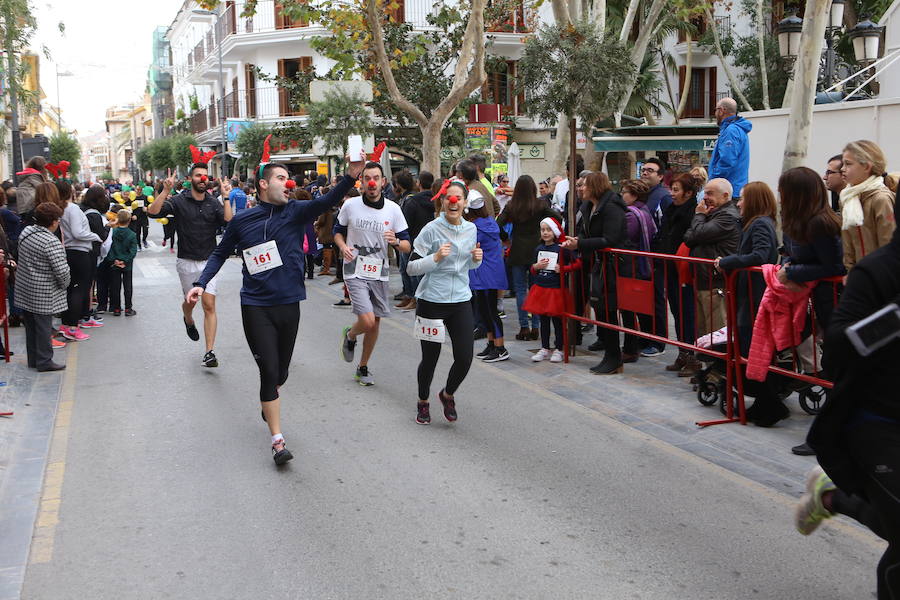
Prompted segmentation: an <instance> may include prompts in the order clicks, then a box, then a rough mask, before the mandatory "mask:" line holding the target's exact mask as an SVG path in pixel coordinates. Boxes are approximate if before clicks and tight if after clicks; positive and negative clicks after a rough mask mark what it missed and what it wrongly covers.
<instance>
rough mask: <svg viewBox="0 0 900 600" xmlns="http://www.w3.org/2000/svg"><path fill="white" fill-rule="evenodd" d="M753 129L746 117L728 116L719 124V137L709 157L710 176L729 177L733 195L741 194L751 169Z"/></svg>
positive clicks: (712, 177) (711, 177) (713, 177)
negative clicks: (748, 136) (749, 134)
mask: <svg viewBox="0 0 900 600" xmlns="http://www.w3.org/2000/svg"><path fill="white" fill-rule="evenodd" d="M751 129H753V125H752V124H751V123H750V121H748V120H746V119H745V118H744V117H737V116H734V117H728V118H727V119H725V120H724V121H722V124H721V125H719V139H718V140H716V147H715V148H713V151H712V156H711V157H710V159H709V178H710V179H716V178H717V177H721V178H722V179H727V180H728V181H729V182H730V183H731V187H732V188H734V192H733V194H732V195H733V196H734V197H735V198H737V197H738V196H740V195H741V190H742V189H743V187H744V186H745V185H747V178H748V176H749V171H750V140H749V139H747V134H748V133H750V130H751Z"/></svg>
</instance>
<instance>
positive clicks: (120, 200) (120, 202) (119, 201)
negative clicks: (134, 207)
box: [117, 198, 125, 206]
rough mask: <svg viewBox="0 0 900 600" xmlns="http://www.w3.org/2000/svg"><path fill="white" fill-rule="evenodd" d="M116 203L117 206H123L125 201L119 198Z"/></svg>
mask: <svg viewBox="0 0 900 600" xmlns="http://www.w3.org/2000/svg"><path fill="white" fill-rule="evenodd" d="M117 202H118V203H119V204H121V205H122V206H124V205H125V199H124V198H119V199H118V200H117Z"/></svg>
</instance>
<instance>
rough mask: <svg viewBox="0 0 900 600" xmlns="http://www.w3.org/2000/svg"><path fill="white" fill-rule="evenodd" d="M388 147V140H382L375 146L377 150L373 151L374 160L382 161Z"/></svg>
mask: <svg viewBox="0 0 900 600" xmlns="http://www.w3.org/2000/svg"><path fill="white" fill-rule="evenodd" d="M386 148H387V142H381V143H380V144H378V145H377V146H375V150H373V151H372V162H380V161H381V155H382V154H383V153H384V151H385V149H386Z"/></svg>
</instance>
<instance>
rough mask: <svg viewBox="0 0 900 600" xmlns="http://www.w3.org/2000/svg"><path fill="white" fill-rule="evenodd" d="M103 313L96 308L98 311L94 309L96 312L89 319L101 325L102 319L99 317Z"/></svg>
mask: <svg viewBox="0 0 900 600" xmlns="http://www.w3.org/2000/svg"><path fill="white" fill-rule="evenodd" d="M105 312H106V311H104V310H101V309H99V308H98V309H96V310H95V311H94V314H93V315H91V318H92V319H94V320H95V321H100V322H101V323H102V322H103V317H101V316H100V315H102V314H103V313H105Z"/></svg>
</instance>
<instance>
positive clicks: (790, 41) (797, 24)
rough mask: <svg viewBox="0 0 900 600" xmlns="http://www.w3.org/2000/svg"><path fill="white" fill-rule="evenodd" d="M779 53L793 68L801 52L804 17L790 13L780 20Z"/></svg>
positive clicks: (778, 27)
mask: <svg viewBox="0 0 900 600" xmlns="http://www.w3.org/2000/svg"><path fill="white" fill-rule="evenodd" d="M775 30H776V31H777V32H778V53H779V54H780V55H781V58H783V59H784V61H785V62H786V63H787V64H788V66H789V67H791V68H793V65H794V61H795V60H797V55H798V54H799V53H800V33H801V32H802V31H803V19H801V18H800V17H798V16H797V15H794V14H792V15H789V16H787V17H785V18H784V19H782V20H781V21H779V22H778V26H777V27H776V28H775Z"/></svg>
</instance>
